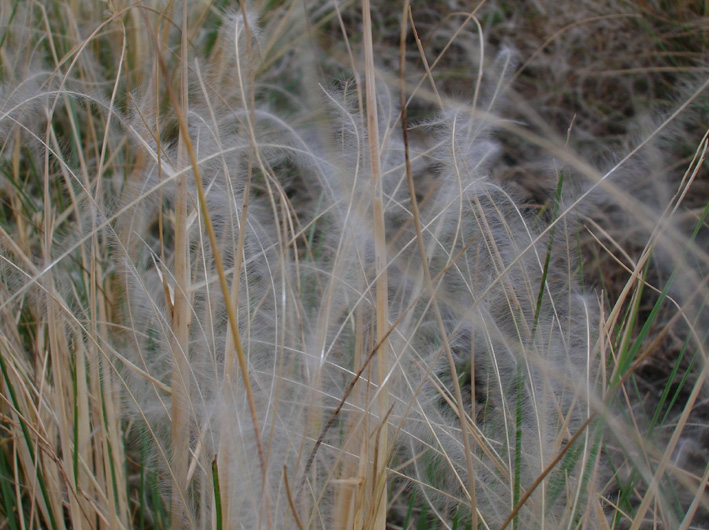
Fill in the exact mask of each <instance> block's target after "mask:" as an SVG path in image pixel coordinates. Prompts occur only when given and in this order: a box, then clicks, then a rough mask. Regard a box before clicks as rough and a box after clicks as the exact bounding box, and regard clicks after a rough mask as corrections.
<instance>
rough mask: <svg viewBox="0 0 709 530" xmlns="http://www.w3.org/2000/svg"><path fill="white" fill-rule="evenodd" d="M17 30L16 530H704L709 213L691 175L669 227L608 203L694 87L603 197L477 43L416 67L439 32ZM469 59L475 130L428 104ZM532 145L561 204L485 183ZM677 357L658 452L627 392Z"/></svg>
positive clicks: (107, 25) (222, 20)
mask: <svg viewBox="0 0 709 530" xmlns="http://www.w3.org/2000/svg"><path fill="white" fill-rule="evenodd" d="M7 7H8V9H7V10H6V11H4V12H3V13H4V15H3V16H6V17H7V18H6V19H5V27H6V28H7V29H6V31H5V33H4V34H3V35H4V36H3V37H1V38H2V39H3V40H2V42H3V45H2V50H3V53H4V57H5V58H7V59H4V62H5V63H6V64H12V65H14V67H13V68H9V67H5V68H4V70H3V85H4V87H3V90H4V93H5V94H7V96H6V97H5V98H4V102H5V103H4V107H3V108H4V110H3V115H2V116H3V118H2V127H3V128H2V134H3V146H4V147H3V159H4V161H5V162H4V163H3V171H4V181H3V182H4V191H3V194H4V195H3V196H4V197H6V199H5V203H6V204H7V207H6V208H5V209H4V210H3V216H4V217H3V219H4V222H3V224H2V237H3V239H2V241H3V243H2V244H3V254H2V257H3V268H2V275H3V280H4V281H3V285H4V286H5V287H4V291H3V298H2V308H3V312H4V321H3V322H4V324H3V335H2V338H3V340H2V348H3V356H2V365H1V366H0V367H1V368H2V375H3V378H2V396H3V405H2V407H4V408H3V428H4V432H6V433H7V434H6V435H3V440H6V443H4V445H3V450H2V452H0V465H1V466H2V467H0V472H2V473H3V476H6V477H9V478H10V481H9V482H8V484H11V486H7V487H4V489H3V499H5V500H4V501H3V503H4V504H3V506H2V510H3V512H2V513H3V514H4V516H5V517H6V518H7V521H8V524H9V525H10V526H12V527H23V526H24V527H27V526H29V527H32V526H40V525H46V526H51V527H54V528H57V527H68V526H72V527H89V528H91V527H96V526H101V527H103V526H106V527H125V528H128V527H132V526H137V527H143V528H145V527H165V526H171V527H173V528H178V527H189V528H192V527H199V528H204V527H216V528H232V527H234V528H260V527H264V528H286V527H298V528H352V527H356V528H384V527H385V526H386V525H389V526H392V527H406V528H411V527H416V528H428V527H443V528H446V527H447V528H463V527H468V528H501V527H505V526H508V527H517V528H519V527H523V528H562V527H563V528H601V527H611V528H622V527H624V525H625V524H626V523H627V524H628V525H629V526H630V527H636V528H637V527H640V525H642V524H644V521H645V520H646V519H648V518H649V517H650V516H649V514H652V517H654V518H655V519H656V520H658V521H661V524H664V525H665V527H668V528H669V527H679V525H684V527H689V525H690V524H691V522H692V519H693V518H694V517H695V514H699V517H701V514H702V513H703V512H702V510H703V509H704V508H703V505H705V504H706V502H705V499H703V497H702V495H703V493H702V492H703V487H704V486H703V485H704V484H705V482H706V472H704V475H703V476H702V475H701V468H699V469H700V471H699V474H698V475H697V473H698V472H697V466H694V464H695V462H693V460H695V459H696V458H695V457H696V454H698V453H699V452H700V450H699V449H698V447H699V445H698V444H699V442H697V441H696V440H699V439H700V438H699V437H698V435H697V436H695V434H694V433H692V432H690V431H687V430H685V427H687V426H688V425H689V424H690V423H695V424H697V425H695V426H692V428H693V429H695V431H696V432H699V431H700V430H701V428H700V426H699V423H700V422H701V421H702V420H701V415H700V414H699V413H698V412H697V409H696V407H695V404H697V403H701V400H702V399H703V397H702V396H703V395H704V394H703V393H704V373H705V371H704V370H705V369H704V364H703V359H704V357H703V355H704V354H703V351H704V350H703V345H704V344H705V342H706V341H705V337H703V336H702V335H701V333H700V332H698V330H700V329H701V323H702V322H703V321H704V320H705V317H702V314H703V313H702V310H703V300H704V298H705V297H706V286H705V285H704V283H705V282H704V280H703V278H705V275H703V273H702V271H703V270H704V269H703V265H702V263H705V259H704V258H705V252H704V251H703V250H702V246H701V244H700V243H698V241H699V240H701V238H702V237H705V235H704V232H703V223H704V219H705V212H704V210H701V211H699V210H696V209H694V210H688V211H686V212H683V210H682V209H681V208H682V204H683V201H684V200H685V197H687V195H688V192H689V190H690V189H693V188H692V186H694V185H695V183H696V181H697V180H698V179H700V178H701V176H700V175H701V174H700V171H701V168H702V161H703V159H702V157H703V150H704V148H705V146H706V144H705V141H704V142H702V143H700V146H699V149H698V150H697V151H696V152H697V156H696V157H695V158H694V159H693V160H691V162H690V161H687V163H686V164H685V166H688V167H689V170H688V171H687V172H686V174H685V176H684V178H682V179H681V180H680V181H679V185H678V190H679V191H678V192H677V193H676V194H671V193H668V200H667V201H666V202H667V203H668V204H669V205H668V206H665V204H664V203H663V202H662V200H660V199H658V200H657V204H655V203H651V202H650V201H646V204H645V205H644V204H643V202H642V200H635V199H637V197H633V196H629V195H628V194H627V193H625V191H626V190H625V188H624V185H627V183H628V182H632V183H634V182H643V174H642V173H643V172H642V171H641V170H640V169H641V168H643V167H649V165H650V164H649V163H647V162H645V163H644V164H645V165H642V164H641V163H639V162H637V161H636V159H637V158H642V159H643V160H653V158H652V155H653V153H649V151H650V147H651V146H652V145H651V144H652V141H653V139H654V138H666V136H663V134H664V132H663V131H664V129H667V128H668V127H669V125H668V124H673V123H676V122H675V121H672V120H675V118H677V117H678V116H681V111H682V110H683V109H686V108H688V107H689V106H690V105H691V104H695V102H696V101H701V100H700V95H701V84H700V89H699V90H696V89H693V90H692V91H690V92H688V95H687V96H686V97H685V99H684V100H683V103H681V104H680V105H679V106H678V110H677V112H676V113H674V114H670V115H669V116H668V117H667V118H666V119H663V120H661V121H660V122H659V123H660V125H657V126H655V127H654V128H651V129H650V131H649V132H648V133H647V134H645V135H644V136H642V137H641V139H640V140H639V141H638V142H636V143H635V146H632V147H628V148H627V149H626V151H625V153H627V154H628V156H625V155H623V157H621V158H620V159H619V161H618V162H614V163H613V164H611V165H610V166H609V168H608V169H607V170H604V171H598V170H596V169H595V168H594V165H593V164H592V163H589V161H588V160H587V159H585V158H584V157H582V156H581V155H580V154H579V153H584V150H583V149H580V150H575V149H574V145H573V142H572V141H571V139H572V133H571V129H570V130H569V131H566V130H565V131H563V132H564V134H565V135H566V136H564V135H561V137H559V138H557V137H556V135H555V133H554V131H553V130H549V129H548V128H547V129H544V127H543V120H542V119H541V118H540V117H539V116H538V115H536V114H535V112H534V111H533V110H530V109H529V107H528V106H527V105H526V104H525V102H524V100H519V99H517V98H516V95H515V92H514V90H512V91H510V89H509V85H510V83H513V82H514V80H515V79H516V78H517V77H518V76H519V75H520V72H521V71H523V67H527V66H528V65H527V63H524V62H521V60H520V59H517V58H516V57H515V54H514V53H513V52H510V51H508V50H505V49H503V50H502V51H500V52H499V53H497V54H496V56H495V59H494V60H490V59H489V58H490V57H492V55H493V52H491V50H490V46H489V43H487V42H486V41H485V35H486V32H487V31H490V32H494V31H495V29H496V26H495V25H496V24H498V23H499V21H497V19H496V18H495V16H489V14H486V13H482V12H481V13H480V15H481V18H480V19H478V18H476V16H475V15H476V13H472V14H466V15H465V16H462V15H461V16H460V17H459V18H456V16H450V17H446V16H443V17H442V19H443V20H442V22H441V24H440V25H437V26H436V27H433V28H429V29H430V31H429V32H427V33H424V31H426V30H427V28H428V26H427V24H428V22H430V20H429V18H430V15H431V13H433V14H437V13H439V12H442V11H443V10H444V8H443V7H442V6H440V5H437V4H436V5H433V6H431V7H429V8H428V9H427V10H426V12H425V15H426V16H425V17H424V20H423V21H421V19H419V18H417V17H418V15H417V13H419V12H418V11H417V9H418V8H415V9H409V7H408V6H407V5H404V6H401V7H402V8H403V11H401V10H400V9H399V8H398V7H397V10H396V12H395V13H388V12H387V9H385V8H383V7H380V6H369V5H368V3H366V2H365V3H364V4H363V5H362V6H360V7H361V9H360V8H357V9H353V8H352V7H350V6H347V5H337V4H329V3H317V4H313V5H308V6H303V5H300V4H296V3H263V5H253V6H249V7H248V8H247V6H224V5H211V4H208V3H200V2H194V3H189V2H187V3H184V4H180V3H175V4H173V3H166V4H162V3H159V2H155V3H143V4H140V5H128V4H126V5H119V4H116V3H113V4H110V5H109V6H108V8H105V7H104V8H101V9H98V8H96V7H87V6H84V5H78V4H77V5H71V4H64V3H58V2H57V3H54V4H51V5H47V6H45V5H42V4H35V3H27V4H22V3H14V4H12V5H8V6H7ZM372 14H373V15H374V18H372ZM494 14H495V13H494V10H493V15H494ZM390 15H391V16H393V17H394V18H395V19H396V21H397V22H396V24H392V25H389V26H387V22H386V20H388V17H389V16H390ZM485 17H487V18H485ZM481 20H482V22H484V24H483V23H481V22H480V21H481ZM614 20H615V19H614ZM35 21H40V22H41V26H39V27H42V28H44V29H43V30H41V31H37V32H33V31H30V30H29V28H31V27H34V25H33V24H34V23H35ZM402 21H403V22H402ZM427 21H428V22H427ZM574 27H576V26H574ZM392 28H394V29H392ZM441 28H444V30H445V31H444V30H441ZM380 29H382V31H381V32H378V31H377V30H380ZM332 34H336V35H340V38H339V39H338V40H337V42H324V41H322V40H319V36H320V35H332ZM574 35H575V34H574ZM427 37H430V38H427ZM481 42H482V45H481ZM545 45H546V44H545ZM426 46H431V47H432V49H434V50H436V52H435V53H436V54H437V55H436V57H435V58H434V59H432V58H431V57H430V56H429V55H428V53H429V52H427V48H426ZM449 50H455V53H454V54H457V55H455V57H452V53H451V52H449ZM402 58H403V60H400V59H402ZM461 58H463V59H464V60H465V61H469V62H471V63H472V64H474V65H475V68H472V69H469V70H470V71H471V72H473V73H474V75H473V76H472V77H470V79H471V80H472V82H470V83H468V85H467V88H469V91H468V92H466V98H467V99H465V100H464V101H462V102H461V101H459V100H454V99H452V98H451V97H449V96H448V93H449V92H447V91H446V89H447V88H448V89H450V87H448V86H447V85H448V83H449V79H448V78H447V77H446V76H445V75H443V76H441V77H440V78H439V77H438V73H437V70H436V67H437V65H438V68H444V67H445V66H446V62H447V61H449V63H448V65H449V67H450V69H451V70H450V71H451V72H455V71H456V70H455V66H456V60H458V59H461ZM439 63H442V64H443V66H441V65H440V64H439ZM394 64H395V65H396V67H397V68H399V71H398V75H392V72H393V71H394V70H393V67H392V65H394ZM466 64H467V62H466ZM520 64H521V66H520ZM333 80H336V81H333ZM453 85H454V87H453V90H454V89H455V86H456V85H455V83H453ZM462 85H463V86H466V85H465V83H463V84H462ZM505 114H509V115H512V116H514V117H515V118H517V121H511V120H505V119H503V118H502V117H501V116H504V115H505ZM520 116H522V118H520ZM522 119H524V120H528V122H529V123H530V124H531V125H532V127H527V126H526V124H525V123H524V122H521V120H522ZM540 122H541V123H542V125H540ZM584 123H585V122H584ZM663 128H664V129H663ZM540 132H541V133H542V134H539V133H540ZM697 142H699V140H697ZM516 144H519V145H524V146H525V150H523V152H530V153H532V155H530V156H533V157H535V162H536V161H537V160H538V159H539V158H544V159H545V160H546V161H547V162H548V169H547V170H545V181H546V183H545V184H542V185H540V186H538V187H536V188H535V187H531V186H530V187H528V188H525V186H524V185H522V186H520V185H517V184H516V183H511V182H509V181H508V179H505V178H503V176H501V174H500V171H499V169H500V168H503V169H504V168H506V167H507V165H508V164H509V157H507V156H506V153H507V152H509V150H510V148H511V146H512V147H514V145H516ZM540 152H541V153H542V154H539V153H540ZM648 153H649V154H648ZM503 173H504V172H503ZM658 187H659V188H662V187H663V186H662V185H658ZM540 188H541V191H540ZM648 205H649V206H650V207H645V206H648ZM658 212H660V213H659V214H658ZM603 215H607V216H608V217H609V218H611V219H612V220H613V222H616V223H617V222H618V220H619V219H622V220H624V222H628V221H627V220H632V222H633V223H634V224H635V225H636V226H637V227H639V228H638V231H637V234H634V238H635V239H633V241H634V242H636V241H637V242H639V243H636V244H637V245H638V246H639V247H640V250H641V252H640V253H639V255H637V256H636V255H634V254H632V253H631V252H630V249H628V251H626V249H625V248H624V247H623V246H622V245H621V244H620V243H619V242H618V240H617V238H616V237H615V235H614V232H613V230H612V228H613V226H612V222H607V221H606V222H605V224H604V221H603V217H602V216H603ZM683 216H684V217H683ZM687 226H689V227H690V228H689V230H688V231H687V228H686V227H687ZM589 227H590V228H589ZM589 233H590V234H591V235H592V236H594V237H596V238H597V240H598V241H599V245H598V246H596V245H595V243H589V242H588V241H587V240H588V235H587V234H589ZM643 238H645V239H643ZM599 249H600V250H599ZM594 252H596V253H597V255H596V257H595V261H592V260H590V259H589V258H588V255H589V254H590V255H593V253H594ZM601 253H602V254H603V256H605V255H609V256H612V257H613V258H615V259H617V261H618V262H620V268H621V269H623V268H625V269H627V270H628V275H629V280H627V281H626V282H625V283H624V284H623V286H622V288H621V289H620V292H615V293H614V291H613V290H612V289H611V288H608V287H606V288H605V289H599V288H596V285H595V284H594V280H593V274H592V271H590V270H589V268H590V264H592V263H605V262H604V261H603V258H602V257H601V256H600V254H601ZM653 259H654V260H655V263H654V264H653V261H652V260H653ZM603 266H604V267H605V266H606V265H603ZM664 271H668V275H669V278H668V279H667V280H666V281H663V280H662V275H663V273H664ZM678 275H687V276H691V277H692V278H693V279H694V280H693V284H694V285H695V286H696V288H695V289H693V290H691V291H690V292H686V290H684V289H682V288H681V287H680V284H681V283H682V282H680V281H678V280H677V277H678ZM609 277H610V274H609V273H606V276H604V281H605V279H606V278H609ZM648 291H655V292H656V294H655V295H654V296H648V295H647V294H646V293H647V292H648ZM648 303H652V304H654V305H652V306H651V307H650V309H648V308H646V307H645V304H648ZM668 306H671V307H672V313H670V314H671V315H675V316H669V317H668V318H667V320H663V318H662V317H661V316H660V315H661V311H666V310H667V309H666V308H667V307H668ZM678 320H681V321H682V322H681V324H682V326H677V327H673V326H674V324H675V323H676V322H677V321H678ZM670 335H672V336H673V337H674V336H677V337H682V339H681V340H680V342H683V346H682V350H681V351H682V354H681V355H682V356H683V357H684V358H692V359H693V360H692V361H691V363H690V367H691V368H692V369H691V370H687V371H686V373H687V376H686V377H682V378H681V379H680V377H679V374H680V367H679V366H680V365H679V361H678V367H677V368H676V369H673V372H672V374H671V375H672V376H671V378H670V379H669V381H668V383H667V385H666V386H665V387H664V388H663V389H662V391H661V392H660V397H659V399H658V402H659V403H658V405H657V406H656V408H655V409H654V410H651V413H650V414H649V415H648V418H647V420H644V419H643V417H642V416H641V414H640V411H639V409H640V408H641V405H646V404H647V400H644V399H643V396H642V392H641V391H640V390H639V389H638V384H639V383H638V382H639V381H641V380H640V379H638V378H636V377H635V375H636V374H638V373H640V372H641V370H642V369H643V366H644V364H643V363H645V362H646V361H647V359H649V358H650V357H651V356H652V354H653V351H654V349H655V348H656V347H657V344H658V343H659V341H661V340H665V339H666V337H668V336H670ZM685 338H686V339H685ZM678 340H679V339H678ZM698 367H699V368H698ZM690 418H694V420H693V421H690ZM660 425H661V426H662V428H658V427H659V426H660ZM608 426H610V428H608ZM670 427H671V434H670V435H669V436H666V435H664V434H663V433H662V432H661V431H662V429H665V428H670ZM642 433H649V436H648V439H647V440H643V439H642ZM638 497H639V498H638ZM685 514H686V515H685Z"/></svg>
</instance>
